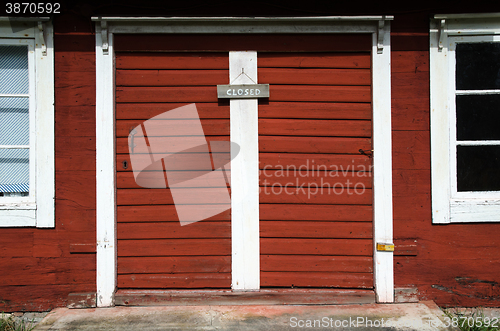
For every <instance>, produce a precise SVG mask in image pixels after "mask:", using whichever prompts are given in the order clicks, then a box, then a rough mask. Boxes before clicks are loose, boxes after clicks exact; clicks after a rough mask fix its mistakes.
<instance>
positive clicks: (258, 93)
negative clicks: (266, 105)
mask: <svg viewBox="0 0 500 331" xmlns="http://www.w3.org/2000/svg"><path fill="white" fill-rule="evenodd" d="M217 96H218V97H219V98H223V99H256V98H269V84H252V85H217Z"/></svg>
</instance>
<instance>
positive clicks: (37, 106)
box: [0, 17, 54, 227]
mask: <svg viewBox="0 0 500 331" xmlns="http://www.w3.org/2000/svg"><path fill="white" fill-rule="evenodd" d="M43 21H46V19H43ZM52 41H53V38H52V26H51V25H50V23H49V22H42V21H37V19H16V18H14V19H13V18H1V17H0V226H8V227H12V226H37V227H53V226H54V57H53V47H52V44H53V42H52Z"/></svg>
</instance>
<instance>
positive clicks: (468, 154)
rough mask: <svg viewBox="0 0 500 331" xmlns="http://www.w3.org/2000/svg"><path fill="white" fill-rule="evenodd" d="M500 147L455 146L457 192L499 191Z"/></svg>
mask: <svg viewBox="0 0 500 331" xmlns="http://www.w3.org/2000/svg"><path fill="white" fill-rule="evenodd" d="M499 169H500V146H457V190H458V192H465V191H499V190H500V171H499Z"/></svg>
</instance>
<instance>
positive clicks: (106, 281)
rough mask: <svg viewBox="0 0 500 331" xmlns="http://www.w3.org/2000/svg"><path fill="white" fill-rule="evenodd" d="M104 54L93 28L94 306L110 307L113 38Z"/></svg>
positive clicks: (113, 193)
mask: <svg viewBox="0 0 500 331" xmlns="http://www.w3.org/2000/svg"><path fill="white" fill-rule="evenodd" d="M108 43H109V45H108V49H109V51H108V52H107V54H105V53H104V52H103V49H102V44H103V43H102V38H101V26H100V25H99V24H96V50H95V51H96V157H97V160H96V191H97V192H96V198H97V204H96V214H97V306H98V307H109V306H113V305H114V293H115V289H116V189H115V143H114V141H115V116H114V102H115V93H114V90H115V89H114V85H115V82H114V53H113V34H112V33H109V36H108Z"/></svg>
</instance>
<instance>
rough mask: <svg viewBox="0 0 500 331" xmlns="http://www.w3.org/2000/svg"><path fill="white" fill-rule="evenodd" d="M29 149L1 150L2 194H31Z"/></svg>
mask: <svg viewBox="0 0 500 331" xmlns="http://www.w3.org/2000/svg"><path fill="white" fill-rule="evenodd" d="M29 179H30V176H29V149H0V193H2V195H3V196H10V195H19V194H11V193H25V194H20V195H26V194H27V193H28V192H29Z"/></svg>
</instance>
